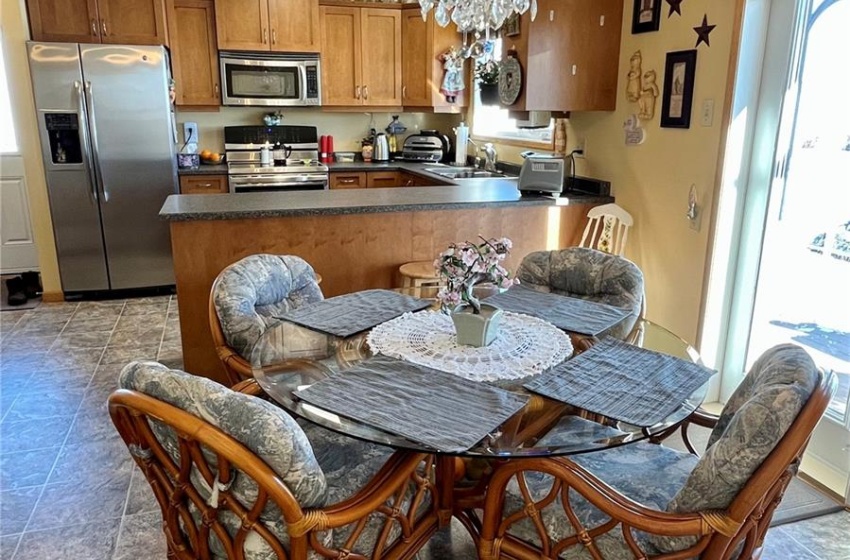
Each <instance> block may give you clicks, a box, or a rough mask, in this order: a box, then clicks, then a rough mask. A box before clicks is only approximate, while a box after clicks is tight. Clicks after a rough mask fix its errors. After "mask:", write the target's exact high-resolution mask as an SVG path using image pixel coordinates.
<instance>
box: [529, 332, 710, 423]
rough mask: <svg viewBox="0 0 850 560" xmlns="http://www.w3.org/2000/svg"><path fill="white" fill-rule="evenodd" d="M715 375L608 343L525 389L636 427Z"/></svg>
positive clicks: (661, 414)
mask: <svg viewBox="0 0 850 560" xmlns="http://www.w3.org/2000/svg"><path fill="white" fill-rule="evenodd" d="M712 375H714V371H713V370H710V369H708V368H707V367H705V366H702V365H699V364H695V363H693V362H688V361H685V360H682V359H680V358H676V357H673V356H669V355H667V354H661V353H658V352H653V351H652V350H646V349H644V348H638V347H637V346H632V345H631V344H627V343H625V342H622V341H620V340H616V339H613V338H605V339H604V340H602V341H601V342H599V343H598V344H595V345H594V346H593V347H592V348H591V349H590V350H587V351H585V352H583V353H582V354H579V355H578V356H576V357H575V358H573V359H572V360H568V361H566V362H563V363H561V364H558V365H557V366H555V367H553V368H551V369H549V370H548V371H547V372H545V373H543V374H541V375H540V376H539V377H537V378H536V379H534V380H532V381H530V382H529V383H526V384H525V388H526V389H528V390H529V391H533V392H535V393H540V394H541V395H543V396H545V397H549V398H551V399H555V400H558V401H561V402H565V403H567V404H570V405H573V406H577V407H579V408H583V409H585V410H589V411H590V412H595V413H597V414H602V415H604V416H607V417H609V418H615V419H617V420H622V421H624V422H628V423H629V424H634V425H635V426H653V425H655V424H657V423H658V422H661V421H662V420H664V419H665V418H667V416H669V415H670V414H672V413H673V412H674V411H675V410H676V409H677V408H678V407H679V405H681V404H682V403H683V402H684V401H685V399H686V398H688V397H689V396H690V395H691V393H693V392H694V391H695V390H696V389H698V388H699V387H700V386H701V385H702V384H703V383H705V382H706V381H708V379H709V378H710V377H711V376H712Z"/></svg>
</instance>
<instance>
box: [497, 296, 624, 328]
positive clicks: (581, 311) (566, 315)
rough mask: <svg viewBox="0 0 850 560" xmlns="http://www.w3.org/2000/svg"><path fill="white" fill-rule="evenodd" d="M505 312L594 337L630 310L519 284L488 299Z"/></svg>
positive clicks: (621, 318) (622, 317)
mask: <svg viewBox="0 0 850 560" xmlns="http://www.w3.org/2000/svg"><path fill="white" fill-rule="evenodd" d="M486 301H487V303H489V304H492V305H495V306H496V307H501V308H502V309H504V310H505V311H513V312H514V313H524V314H526V315H531V316H533V317H539V318H540V319H543V320H544V321H549V322H550V323H552V324H553V325H555V326H556V327H558V328H559V329H562V330H565V331H570V332H575V333H580V334H586V335H590V336H596V335H598V334H600V333H603V332H605V331H607V330H608V329H610V328H611V327H613V326H614V325H616V324H617V323H619V322H620V321H622V320H623V319H625V318H626V317H628V316H629V315H630V314H631V310H629V309H622V308H620V307H614V306H613V305H607V304H605V303H598V302H595V301H588V300H586V299H579V298H574V297H569V296H562V295H558V294H550V293H546V292H538V291H537V290H533V289H531V288H526V287H525V286H522V285H519V286H514V287H513V288H511V289H510V290H508V291H506V292H502V293H500V294H496V295H494V296H490V297H488V298H487V300H486Z"/></svg>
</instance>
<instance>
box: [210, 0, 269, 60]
mask: <svg viewBox="0 0 850 560" xmlns="http://www.w3.org/2000/svg"><path fill="white" fill-rule="evenodd" d="M215 25H216V30H217V34H218V48H219V49H221V50H225V51H240V50H241V51H267V50H269V48H270V45H271V39H270V32H269V4H268V1H267V0H215Z"/></svg>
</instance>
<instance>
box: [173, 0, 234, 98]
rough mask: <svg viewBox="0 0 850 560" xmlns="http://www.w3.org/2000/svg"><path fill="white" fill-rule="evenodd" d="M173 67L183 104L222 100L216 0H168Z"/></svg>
mask: <svg viewBox="0 0 850 560" xmlns="http://www.w3.org/2000/svg"><path fill="white" fill-rule="evenodd" d="M167 1H168V5H167V7H168V27H169V35H170V36H171V67H172V70H173V72H174V81H175V83H176V90H177V99H176V104H177V105H180V106H187V105H188V106H215V107H217V106H218V105H220V104H221V94H220V85H219V73H218V51H217V48H216V40H215V10H214V7H213V0H167Z"/></svg>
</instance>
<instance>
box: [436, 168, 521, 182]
mask: <svg viewBox="0 0 850 560" xmlns="http://www.w3.org/2000/svg"><path fill="white" fill-rule="evenodd" d="M425 171H428V172H429V173H434V174H435V175H439V176H441V177H445V178H447V179H486V178H488V177H507V175H505V174H504V173H498V172H496V171H484V170H483V169H478V168H477V167H426V168H425Z"/></svg>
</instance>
